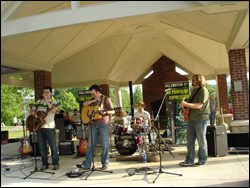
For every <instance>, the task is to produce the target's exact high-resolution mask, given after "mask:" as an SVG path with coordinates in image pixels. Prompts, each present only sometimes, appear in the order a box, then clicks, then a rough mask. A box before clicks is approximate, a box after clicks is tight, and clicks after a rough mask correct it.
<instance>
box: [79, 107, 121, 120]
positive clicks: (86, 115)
mask: <svg viewBox="0 0 250 188" xmlns="http://www.w3.org/2000/svg"><path fill="white" fill-rule="evenodd" d="M112 110H114V111H115V112H116V113H117V112H121V110H122V108H121V107H116V108H111V109H108V110H102V109H101V107H99V106H83V108H82V112H81V118H82V122H83V123H84V124H87V123H89V121H90V117H91V116H92V120H98V119H101V118H102V115H101V114H100V113H99V112H108V111H112ZM94 112H95V113H94ZM93 113H94V114H93Z"/></svg>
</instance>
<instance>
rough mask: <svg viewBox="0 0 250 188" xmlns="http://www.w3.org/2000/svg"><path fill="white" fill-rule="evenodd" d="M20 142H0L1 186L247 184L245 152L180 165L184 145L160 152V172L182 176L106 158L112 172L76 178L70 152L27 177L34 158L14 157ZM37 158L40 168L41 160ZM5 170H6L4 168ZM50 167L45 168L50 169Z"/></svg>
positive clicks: (152, 165) (155, 165) (154, 164)
mask: <svg viewBox="0 0 250 188" xmlns="http://www.w3.org/2000/svg"><path fill="white" fill-rule="evenodd" d="M19 145H20V143H10V144H5V145H1V186H2V187H16V186H18V187H39V186H43V187H48V186H51V187H59V186H60V187H93V186H98V187H153V186H156V187H198V186H199V187H200V186H204V187H211V186H212V187H249V155H248V154H230V155H227V156H224V157H209V159H208V163H207V165H205V166H200V167H180V166H179V165H178V163H179V162H181V161H183V159H184V158H185V154H186V148H185V147H184V146H182V147H173V149H174V150H173V151H172V153H173V154H174V156H175V157H173V156H171V155H170V154H169V152H168V151H165V152H164V153H163V154H162V170H163V171H164V172H170V173H179V174H182V176H176V175H172V174H165V173H161V174H160V176H159V177H158V178H157V179H156V182H155V183H153V181H154V180H155V178H156V176H157V174H148V175H147V174H145V173H139V174H138V173H137V174H136V175H132V176H129V175H128V172H127V170H128V169H131V168H137V169H140V168H144V167H147V168H150V169H152V170H154V171H158V169H159V166H160V163H159V162H150V163H149V162H148V163H142V162H140V161H117V160H116V158H115V157H114V158H110V167H109V169H108V170H112V171H113V173H104V172H98V171H94V172H93V173H92V174H91V175H90V176H89V177H88V179H87V180H85V177H86V175H87V174H88V173H84V175H83V176H81V177H77V178H68V177H67V176H66V175H65V173H67V172H70V171H72V170H74V169H75V164H77V163H80V162H81V161H82V159H83V158H77V159H74V156H75V154H74V155H65V156H60V169H59V170H58V171H55V172H56V173H55V174H54V175H50V174H45V173H41V172H36V173H35V174H33V175H32V176H31V177H30V178H27V179H26V180H23V177H25V176H26V175H28V174H29V173H30V171H32V170H34V158H33V157H27V158H26V159H23V160H21V159H20V158H18V156H19V155H18V153H17V148H18V147H19ZM95 159H96V161H97V162H96V163H95V164H96V167H100V163H99V160H100V157H97V158H95ZM40 161H41V160H40V158H39V160H38V166H39V168H40V166H41V162H40ZM8 168H9V171H6V169H7V170H8ZM51 168H52V167H50V169H49V170H47V171H51V172H52V171H53V170H52V169H51Z"/></svg>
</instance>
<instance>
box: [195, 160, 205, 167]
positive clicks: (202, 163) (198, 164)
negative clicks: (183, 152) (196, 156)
mask: <svg viewBox="0 0 250 188" xmlns="http://www.w3.org/2000/svg"><path fill="white" fill-rule="evenodd" d="M205 164H206V163H204V162H200V161H198V162H197V163H194V165H195V166H200V165H205Z"/></svg>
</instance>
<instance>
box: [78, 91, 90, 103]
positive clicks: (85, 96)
mask: <svg viewBox="0 0 250 188" xmlns="http://www.w3.org/2000/svg"><path fill="white" fill-rule="evenodd" d="M78 97H79V102H84V101H88V100H90V99H91V98H92V97H91V95H90V91H89V90H82V91H78Z"/></svg>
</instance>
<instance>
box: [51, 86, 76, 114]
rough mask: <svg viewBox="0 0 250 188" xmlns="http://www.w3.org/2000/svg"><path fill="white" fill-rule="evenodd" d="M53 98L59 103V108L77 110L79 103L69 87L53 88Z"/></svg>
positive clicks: (69, 110)
mask: <svg viewBox="0 0 250 188" xmlns="http://www.w3.org/2000/svg"><path fill="white" fill-rule="evenodd" d="M53 98H54V99H55V100H56V101H58V102H60V103H61V105H60V106H59V109H62V110H64V111H65V112H72V111H73V110H74V109H77V110H79V103H78V102H77V100H76V98H75V96H74V95H73V94H72V92H71V91H70V90H69V89H55V90H54V95H53Z"/></svg>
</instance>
